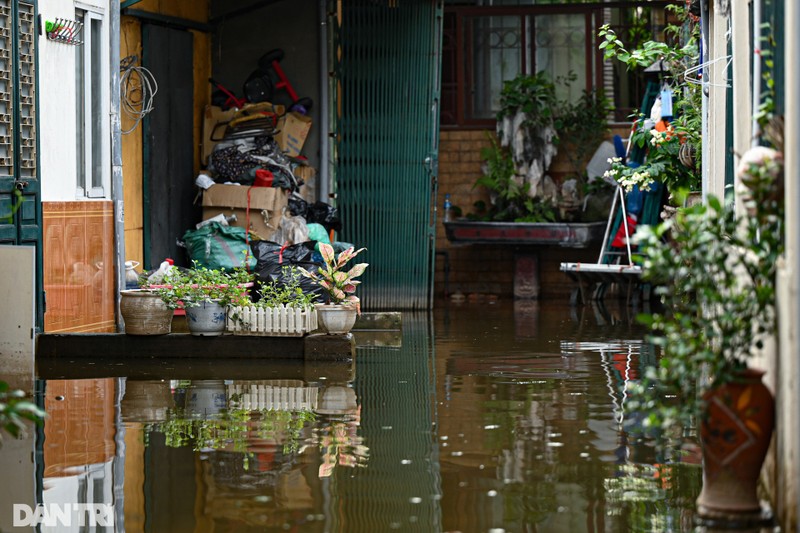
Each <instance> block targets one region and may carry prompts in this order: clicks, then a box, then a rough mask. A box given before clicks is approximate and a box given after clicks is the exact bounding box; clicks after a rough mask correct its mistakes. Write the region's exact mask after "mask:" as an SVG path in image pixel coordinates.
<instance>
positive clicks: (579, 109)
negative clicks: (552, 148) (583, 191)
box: [554, 90, 612, 175]
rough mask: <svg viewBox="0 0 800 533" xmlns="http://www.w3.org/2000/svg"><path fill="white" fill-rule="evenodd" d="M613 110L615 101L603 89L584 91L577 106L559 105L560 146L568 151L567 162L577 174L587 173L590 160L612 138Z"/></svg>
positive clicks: (556, 123) (568, 102)
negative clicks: (609, 124) (608, 138)
mask: <svg viewBox="0 0 800 533" xmlns="http://www.w3.org/2000/svg"><path fill="white" fill-rule="evenodd" d="M611 109H612V107H611V102H610V101H609V100H608V98H606V96H605V93H604V92H603V91H602V90H598V91H591V92H588V91H584V92H583V95H582V96H581V97H580V99H578V101H577V102H575V103H572V102H570V101H568V100H564V101H561V102H559V104H558V114H557V116H556V119H555V122H554V125H555V127H556V131H557V132H558V139H559V144H560V145H562V146H563V147H564V148H566V150H565V153H566V155H567V159H569V162H570V164H571V165H572V169H573V171H574V172H575V173H576V174H578V175H581V174H583V172H584V168H585V166H586V163H587V162H588V160H589V158H590V157H591V156H592V154H593V153H594V151H595V150H596V149H597V147H598V146H599V145H600V143H601V142H603V140H604V139H605V138H606V136H607V135H608V133H609V131H610V129H609V127H608V114H609V113H610V112H611Z"/></svg>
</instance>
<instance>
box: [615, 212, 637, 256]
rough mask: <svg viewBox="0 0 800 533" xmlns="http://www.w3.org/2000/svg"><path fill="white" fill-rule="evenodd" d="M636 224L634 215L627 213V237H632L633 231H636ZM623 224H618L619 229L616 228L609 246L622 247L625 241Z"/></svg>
mask: <svg viewBox="0 0 800 533" xmlns="http://www.w3.org/2000/svg"><path fill="white" fill-rule="evenodd" d="M636 224H637V220H636V217H634V216H633V215H628V218H627V226H628V235H627V236H628V237H633V232H634V231H636ZM625 237H626V236H625V226H623V225H622V224H620V225H619V229H618V230H617V234H616V235H615V236H614V240H613V241H611V246H613V247H614V248H624V247H625V244H626V241H625Z"/></svg>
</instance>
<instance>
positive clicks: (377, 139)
mask: <svg viewBox="0 0 800 533" xmlns="http://www.w3.org/2000/svg"><path fill="white" fill-rule="evenodd" d="M340 5H341V19H340V20H341V24H340V25H339V24H337V23H336V19H334V20H333V21H332V24H331V27H332V28H333V29H334V31H333V40H332V41H333V42H332V44H333V46H332V52H333V53H332V54H331V57H332V60H333V61H332V64H333V81H334V83H332V96H333V98H332V100H333V102H334V105H333V106H332V117H331V125H332V133H333V135H332V139H333V143H332V149H331V154H332V159H333V169H332V174H333V176H334V179H335V183H334V188H335V192H336V195H337V196H336V205H337V207H338V209H339V214H340V217H341V219H342V224H343V229H342V231H341V234H340V235H339V236H338V237H337V238H338V239H339V240H343V241H345V242H350V243H353V244H354V245H356V246H357V247H366V248H367V252H365V253H364V254H363V255H362V256H359V259H362V257H363V259H362V260H363V261H365V262H368V263H369V264H370V267H369V268H368V269H367V271H366V273H365V274H364V276H363V277H362V280H363V285H361V287H360V288H359V296H360V298H361V300H362V305H363V307H364V308H367V309H421V308H427V307H429V305H430V301H431V294H432V291H431V288H432V287H431V285H432V279H433V259H434V238H433V236H434V233H433V223H434V209H433V205H432V201H433V199H434V198H435V193H436V190H435V189H436V182H435V174H436V161H437V153H438V137H439V107H438V99H439V86H440V76H439V65H440V55H439V51H440V48H441V25H442V4H441V2H440V1H432V0H400V1H396V0H388V3H387V2H386V1H384V2H375V1H372V0H348V1H347V2H341V4H340ZM334 12H335V10H334Z"/></svg>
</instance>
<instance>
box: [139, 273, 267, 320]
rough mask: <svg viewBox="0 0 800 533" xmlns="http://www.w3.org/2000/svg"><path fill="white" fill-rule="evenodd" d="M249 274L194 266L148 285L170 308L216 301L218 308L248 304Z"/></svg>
mask: <svg viewBox="0 0 800 533" xmlns="http://www.w3.org/2000/svg"><path fill="white" fill-rule="evenodd" d="M252 282H253V274H251V273H249V272H247V271H246V270H245V269H244V268H237V269H235V270H233V271H230V272H229V271H226V270H225V269H224V268H223V269H219V270H216V269H209V268H206V267H202V266H198V264H197V262H195V263H194V268H191V269H186V270H180V269H177V268H175V269H172V270H170V271H169V272H168V273H167V275H165V276H164V279H163V281H162V282H161V283H160V284H159V285H155V286H149V287H145V288H150V289H151V290H153V291H154V292H155V293H156V294H158V295H159V296H160V297H161V299H162V300H163V301H164V303H165V304H167V307H169V308H170V309H176V308H178V307H181V306H184V307H193V306H198V305H200V304H201V303H203V302H212V301H216V302H218V303H220V305H223V306H225V305H228V304H236V305H241V304H243V303H244V304H245V305H247V303H249V301H250V299H249V297H248V291H249V287H250V286H252Z"/></svg>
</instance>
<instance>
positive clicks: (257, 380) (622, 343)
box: [30, 301, 701, 533]
mask: <svg viewBox="0 0 800 533" xmlns="http://www.w3.org/2000/svg"><path fill="white" fill-rule="evenodd" d="M358 335H360V336H357V337H356V338H357V344H358V346H357V349H356V358H355V361H354V362H352V363H349V362H342V363H326V364H324V365H323V364H318V365H313V364H311V363H302V362H289V361H287V362H285V363H281V364H276V363H274V362H249V361H236V360H230V361H228V362H226V361H225V359H224V354H220V358H219V359H217V360H214V361H202V362H196V361H195V362H190V361H185V362H183V363H181V364H180V365H176V364H173V363H169V364H161V363H159V362H157V361H155V362H145V361H140V362H132V363H130V364H125V365H124V366H122V365H112V366H109V365H104V364H103V356H102V354H98V357H97V359H96V360H92V362H91V363H89V364H87V363H86V362H81V363H80V364H78V363H74V364H71V365H70V364H69V362H66V361H65V365H64V366H63V368H59V367H58V366H53V367H51V368H47V369H46V373H47V376H46V377H47V379H43V380H39V381H37V384H36V386H37V389H38V391H39V394H43V395H44V405H45V408H46V411H47V412H48V415H49V417H48V419H47V421H46V424H45V427H44V429H43V431H40V432H39V433H38V434H37V435H36V436H35V439H34V438H33V436H32V437H31V439H30V444H31V446H32V447H35V448H36V449H37V465H38V469H37V471H36V472H35V476H36V480H37V490H38V491H39V494H40V495H41V501H43V502H44V503H45V505H46V506H47V505H51V504H72V503H86V504H104V505H109V504H110V505H111V507H104V508H103V509H108V510H113V524H109V525H108V526H106V527H105V528H98V530H103V531H148V532H184V531H185V532H190V531H319V532H327V531H330V532H348V533H349V532H379V531H395V530H396V531H420V532H436V531H449V532H455V531H460V532H465V533H466V532H490V531H491V532H501V531H505V532H533V531H537V532H603V531H689V530H691V528H692V512H693V509H694V500H695V498H696V497H697V494H698V493H699V490H700V486H701V471H700V467H699V466H698V464H697V463H698V458H697V457H696V456H693V455H692V454H687V455H685V456H683V457H682V459H680V460H676V459H675V458H670V457H665V456H664V455H663V454H661V453H659V452H658V451H657V449H656V448H655V447H654V446H653V443H652V442H651V441H649V440H648V439H645V438H643V437H642V436H641V435H638V436H637V435H633V434H629V433H628V432H626V430H625V428H628V427H635V426H636V423H635V415H634V414H633V413H631V412H629V410H628V409H626V399H627V392H626V384H627V383H628V382H629V381H630V380H636V379H637V378H638V377H639V376H641V375H642V372H643V371H644V368H645V367H646V366H647V365H653V364H655V362H656V358H657V354H656V352H655V350H654V348H653V347H652V346H651V345H649V344H648V343H647V342H646V340H645V331H644V329H643V328H642V327H641V326H638V325H637V324H636V323H635V319H634V318H633V317H632V316H631V313H630V312H629V311H628V310H627V309H625V308H624V306H623V307H621V308H619V307H616V308H614V309H613V310H608V309H604V308H597V307H594V308H593V307H586V308H584V307H578V308H570V307H569V306H566V305H556V304H544V303H542V304H538V303H522V302H516V303H512V302H510V301H506V302H503V301H500V302H498V303H492V304H488V303H484V304H478V303H467V302H465V303H463V304H460V305H456V304H452V303H449V304H447V305H446V306H444V307H443V308H439V309H436V310H435V311H434V312H433V313H432V315H429V314H426V313H422V314H414V313H403V324H402V332H395V333H394V334H385V333H384V334H381V335H377V334H372V335H371V334H363V333H359V334H358ZM40 372H42V369H41V368H40ZM59 372H60V373H61V374H59ZM81 374H83V376H81ZM60 375H63V376H68V377H70V378H71V379H57V378H58V377H59V376H60ZM79 377H83V378H84V379H77V378H79ZM630 424H633V426H630ZM690 444H691V443H690ZM688 449H692V447H691V446H689V447H688ZM30 475H34V473H33V472H31V473H30ZM46 529H47V528H43V530H46ZM55 530H58V529H53V531H55ZM73 530H75V531H77V529H73Z"/></svg>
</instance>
